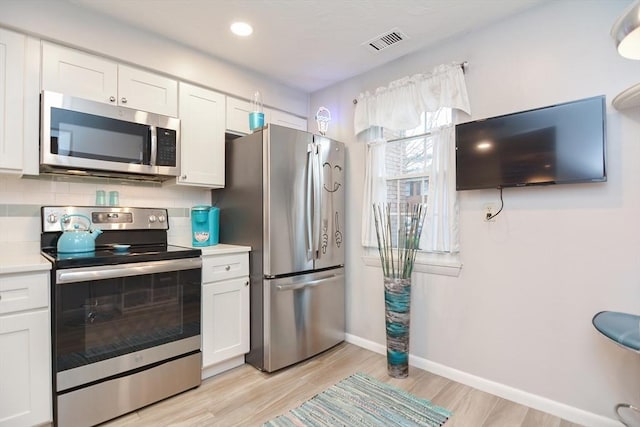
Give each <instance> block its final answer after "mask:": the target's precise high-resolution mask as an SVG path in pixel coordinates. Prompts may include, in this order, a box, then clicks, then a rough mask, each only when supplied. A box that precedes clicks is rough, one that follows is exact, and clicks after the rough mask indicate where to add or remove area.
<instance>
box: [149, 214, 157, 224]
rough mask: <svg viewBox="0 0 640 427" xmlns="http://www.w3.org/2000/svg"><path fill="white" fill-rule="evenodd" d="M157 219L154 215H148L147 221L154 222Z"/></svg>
mask: <svg viewBox="0 0 640 427" xmlns="http://www.w3.org/2000/svg"><path fill="white" fill-rule="evenodd" d="M157 220H158V217H157V216H155V215H149V222H151V223H154V222H156V221H157Z"/></svg>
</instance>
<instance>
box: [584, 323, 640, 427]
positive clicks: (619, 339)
mask: <svg viewBox="0 0 640 427" xmlns="http://www.w3.org/2000/svg"><path fill="white" fill-rule="evenodd" d="M591 322H592V323H593V326H595V328H596V329H597V330H598V332H600V333H601V334H602V335H604V336H605V337H607V338H609V339H610V340H612V341H613V342H615V343H616V344H618V345H620V346H622V347H623V348H625V349H627V350H631V351H634V352H636V353H640V316H638V315H635V314H628V313H620V312H617V311H601V312H600V313H598V314H596V315H595V316H593V319H592V320H591ZM621 409H628V410H631V411H633V412H636V413H640V408H638V407H637V406H634V405H631V404H629V403H618V404H617V405H616V406H615V411H616V414H617V415H618V419H619V420H620V421H621V422H622V424H624V425H625V426H629V424H627V420H626V419H625V418H624V417H623V416H622V414H621V413H620V410H621Z"/></svg>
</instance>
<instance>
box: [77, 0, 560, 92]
mask: <svg viewBox="0 0 640 427" xmlns="http://www.w3.org/2000/svg"><path fill="white" fill-rule="evenodd" d="M68 1H69V2H71V3H74V4H76V5H79V6H82V7H86V8H89V9H93V10H94V11H96V12H99V13H101V14H104V15H109V16H111V17H113V18H115V19H117V20H121V21H124V22H127V23H129V24H131V25H133V26H136V27H139V28H143V29H145V30H148V31H150V32H153V33H157V34H161V35H162V36H164V37H166V38H169V39H172V40H175V41H177V42H180V43H182V44H185V45H188V46H191V47H193V48H196V49H198V50H200V51H202V52H205V53H208V54H210V55H213V56H215V57H217V58H220V59H223V60H226V61H228V62H231V63H234V64H237V65H240V66H243V67H246V68H249V69H252V70H255V71H257V72H260V73H262V74H264V75H267V76H269V77H271V78H273V79H275V80H277V81H280V82H283V83H285V84H287V85H289V86H292V87H295V88H299V89H302V90H304V91H307V92H313V91H316V90H318V89H322V88H324V87H326V86H329V85H331V84H333V83H336V82H339V81H341V80H344V79H346V78H349V77H352V76H355V75H358V74H360V73H363V72H365V71H368V70H371V69H373V68H376V67H378V66H380V65H382V64H385V63H388V62H390V61H393V60H394V59H397V58H399V57H401V56H404V55H406V54H408V53H411V52H415V51H417V50H420V49H422V48H424V47H426V46H430V45H433V44H435V43H437V42H439V41H442V40H444V39H447V38H449V37H452V36H455V35H458V34H462V33H465V32H469V31H472V30H474V29H476V28H479V27H482V26H485V25H488V24H490V23H492V22H496V21H498V20H501V19H505V18H506V17H508V16H509V15H512V14H514V13H517V12H520V11H522V10H524V9H527V8H529V7H531V6H533V5H535V4H538V3H542V2H544V1H548V0H108V1H106V0H68ZM235 20H243V21H246V22H249V23H250V24H251V25H252V26H253V27H254V33H253V35H252V36H251V37H249V38H247V39H241V38H239V37H237V36H234V35H233V34H231V33H230V32H229V25H230V24H231V22H232V21H235ZM394 29H396V30H399V31H400V32H402V33H403V34H404V35H406V36H407V38H406V39H405V40H403V41H401V42H399V43H396V44H394V45H392V46H390V47H388V48H386V49H383V50H381V51H379V52H377V53H372V52H371V51H370V50H369V49H367V48H366V47H365V45H366V42H368V41H369V40H371V39H373V38H374V37H376V36H379V35H381V34H383V33H386V32H388V31H390V30H394ZM363 44H364V45H363Z"/></svg>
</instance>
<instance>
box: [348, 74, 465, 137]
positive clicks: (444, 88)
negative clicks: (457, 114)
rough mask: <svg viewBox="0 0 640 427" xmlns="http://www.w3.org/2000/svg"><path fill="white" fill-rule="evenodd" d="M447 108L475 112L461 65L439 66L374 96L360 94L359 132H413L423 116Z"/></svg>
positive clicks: (357, 128) (355, 118) (385, 88)
mask: <svg viewBox="0 0 640 427" xmlns="http://www.w3.org/2000/svg"><path fill="white" fill-rule="evenodd" d="M443 107H447V108H456V109H458V110H462V111H464V112H466V113H467V114H470V112H471V108H470V106H469V98H468V95H467V88H466V85H465V82H464V73H463V71H462V67H461V66H460V65H459V64H455V65H439V66H437V67H435V68H434V69H433V71H432V72H431V73H430V74H416V75H413V76H411V77H403V78H402V79H399V80H395V81H393V82H391V83H390V84H389V85H388V86H387V87H380V88H378V89H376V90H375V92H374V93H370V92H366V93H362V94H360V96H359V98H358V103H357V105H356V109H355V116H354V129H355V133H356V135H357V134H359V133H360V132H362V131H364V130H366V129H369V128H370V127H372V126H379V127H383V128H386V129H394V130H407V129H413V128H415V127H416V126H418V125H419V124H420V117H421V115H422V113H424V112H434V111H437V110H439V109H440V108H443Z"/></svg>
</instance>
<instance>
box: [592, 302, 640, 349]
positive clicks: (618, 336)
mask: <svg viewBox="0 0 640 427" xmlns="http://www.w3.org/2000/svg"><path fill="white" fill-rule="evenodd" d="M593 326H595V328H596V329H597V330H598V332H600V333H601V334H602V335H604V336H605V337H607V338H609V339H611V340H613V341H615V342H616V343H617V344H619V345H621V346H623V347H625V348H626V349H628V350H633V351H635V352H640V316H637V315H635V314H627V313H619V312H616V311H601V312H600V313H598V314H596V315H595V316H593Z"/></svg>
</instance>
